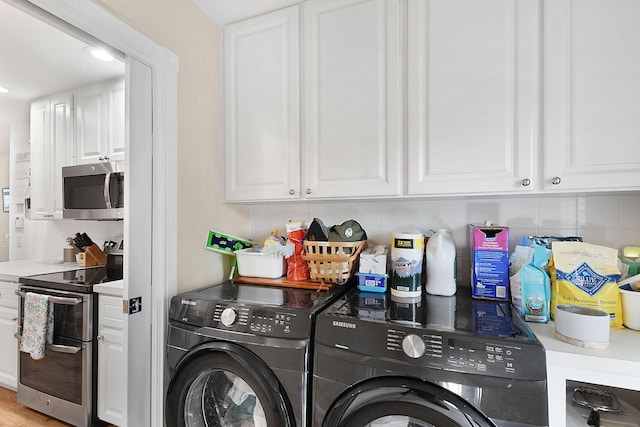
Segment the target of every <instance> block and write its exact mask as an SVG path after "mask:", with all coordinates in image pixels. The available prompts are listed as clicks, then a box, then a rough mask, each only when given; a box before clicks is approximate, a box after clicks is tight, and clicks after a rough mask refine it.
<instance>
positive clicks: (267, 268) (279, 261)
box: [234, 248, 287, 279]
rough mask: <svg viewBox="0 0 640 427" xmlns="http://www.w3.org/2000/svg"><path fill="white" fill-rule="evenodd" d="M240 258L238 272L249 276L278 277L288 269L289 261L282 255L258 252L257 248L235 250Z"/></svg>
mask: <svg viewBox="0 0 640 427" xmlns="http://www.w3.org/2000/svg"><path fill="white" fill-rule="evenodd" d="M234 253H235V254H236V258H237V259H238V274H239V275H240V276H249V277H265V278H267V279H277V278H279V277H282V276H284V273H285V272H286V271H287V262H286V260H285V259H284V257H283V256H282V255H273V254H264V253H261V252H256V248H248V249H242V250H239V251H235V252H234Z"/></svg>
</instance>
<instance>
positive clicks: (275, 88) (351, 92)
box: [224, 0, 402, 201]
mask: <svg viewBox="0 0 640 427" xmlns="http://www.w3.org/2000/svg"><path fill="white" fill-rule="evenodd" d="M399 4H400V3H399V1H398V0H393V1H386V0H330V1H316V0H310V1H306V2H304V3H302V8H303V10H302V22H303V24H302V27H303V28H302V29H300V24H299V22H300V13H301V12H300V8H299V6H297V5H296V6H292V7H288V8H285V9H281V10H278V11H275V12H271V13H267V14H265V15H261V16H258V17H255V18H251V19H247V20H244V21H241V22H238V23H235V24H231V25H229V26H227V27H225V30H224V55H225V57H224V81H225V84H224V87H225V93H224V107H225V142H224V147H225V153H224V162H225V164H224V166H225V172H224V181H225V200H227V201H254V200H286V199H301V198H305V199H307V198H340V197H371V196H397V195H399V194H401V191H402V187H401V173H402V172H401V167H400V162H401V150H402V148H401V142H402V132H401V129H402V127H401V126H402V125H401V107H402V98H401V95H402V86H401V80H400V75H401V52H402V50H401V48H400V42H401V37H400V11H399ZM301 33H302V34H303V40H304V41H303V42H302V43H301V42H300V37H301V36H300V34H301ZM300 51H302V52H303V54H302V56H303V60H302V62H303V65H302V67H301V64H300ZM301 69H302V72H301V71H300V70H301ZM301 80H302V81H303V94H302V95H301V93H300V85H301V83H300V82H301ZM301 105H302V112H301V109H300V107H301ZM301 124H302V128H303V129H304V133H303V134H302V137H301Z"/></svg>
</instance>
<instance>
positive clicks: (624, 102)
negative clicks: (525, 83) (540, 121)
mask: <svg viewBox="0 0 640 427" xmlns="http://www.w3.org/2000/svg"><path fill="white" fill-rule="evenodd" d="M544 22H545V27H544V52H545V58H544V64H545V75H544V82H545V87H544V89H545V105H544V121H545V134H544V168H543V173H544V189H545V190H558V191H572V190H619V189H639V188H640V120H639V119H638V118H639V117H640V85H639V84H638V81H639V79H640V49H639V48H638V44H639V42H640V2H638V1H636V0H613V1H602V0H580V1H569V0H553V1H547V2H545V15H544Z"/></svg>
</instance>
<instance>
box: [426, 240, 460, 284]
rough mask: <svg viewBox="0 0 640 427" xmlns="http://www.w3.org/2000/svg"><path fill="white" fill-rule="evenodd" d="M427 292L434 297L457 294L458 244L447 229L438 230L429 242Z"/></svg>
mask: <svg viewBox="0 0 640 427" xmlns="http://www.w3.org/2000/svg"><path fill="white" fill-rule="evenodd" d="M425 290H426V291H427V293H428V294H432V295H443V296H451V295H454V294H455V293H456V243H455V242H454V240H453V237H451V235H450V234H449V233H447V230H445V229H440V230H438V231H437V232H436V234H434V235H433V236H431V237H430V238H429V241H428V242H427V283H426V285H425Z"/></svg>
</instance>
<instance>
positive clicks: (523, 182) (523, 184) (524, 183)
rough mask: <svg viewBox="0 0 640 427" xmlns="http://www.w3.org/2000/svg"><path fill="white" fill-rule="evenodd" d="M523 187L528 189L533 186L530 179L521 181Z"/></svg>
mask: <svg viewBox="0 0 640 427" xmlns="http://www.w3.org/2000/svg"><path fill="white" fill-rule="evenodd" d="M521 183H522V186H523V187H528V186H529V185H531V180H530V179H529V178H525V179H523V180H522V181H521Z"/></svg>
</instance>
